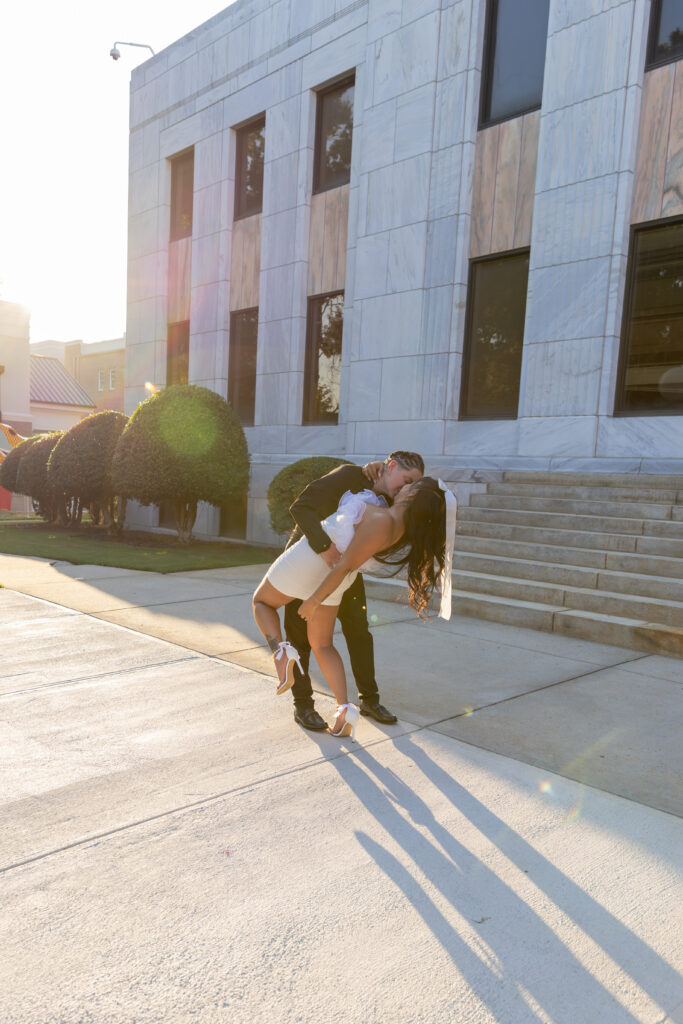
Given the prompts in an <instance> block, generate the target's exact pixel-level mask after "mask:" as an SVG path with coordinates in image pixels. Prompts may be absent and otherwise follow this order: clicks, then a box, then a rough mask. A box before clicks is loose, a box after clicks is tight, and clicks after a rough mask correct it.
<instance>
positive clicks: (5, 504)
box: [0, 487, 12, 511]
mask: <svg viewBox="0 0 683 1024" xmlns="http://www.w3.org/2000/svg"><path fill="white" fill-rule="evenodd" d="M11 507H12V495H11V493H10V492H9V491H6V490H5V488H4V487H0V509H7V510H8V511H9V509H10V508H11Z"/></svg>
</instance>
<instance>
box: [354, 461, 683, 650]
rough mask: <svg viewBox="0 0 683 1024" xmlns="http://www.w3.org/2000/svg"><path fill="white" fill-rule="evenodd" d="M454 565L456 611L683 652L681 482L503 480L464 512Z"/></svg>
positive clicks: (585, 477) (512, 475) (507, 476)
mask: <svg viewBox="0 0 683 1024" xmlns="http://www.w3.org/2000/svg"><path fill="white" fill-rule="evenodd" d="M453 569H454V572H453V611H454V612H456V613H458V614H461V615H471V616H475V617H477V618H484V619H490V620H492V621H494V622H504V623H509V624H512V625H516V626H526V627H527V628H531V629H540V630H545V631H547V632H554V633H562V634H563V635H565V636H574V637H581V638H582V639H586V640H595V641H598V642H601V643H607V644H616V645H618V646H621V647H628V648H631V649H633V650H638V651H647V652H650V653H657V654H665V655H669V656H674V657H683V477H680V476H651V475H647V476H646V475H639V476H633V475H627V474H612V473H604V474H578V473H551V472H517V471H515V472H506V473H503V479H502V481H501V482H499V483H488V484H487V486H486V492H485V493H475V494H471V496H470V503H469V505H466V506H463V505H460V507H459V509H458V527H457V534H456V544H455V552H454V556H453ZM387 584H388V581H383V583H382V584H371V588H370V589H371V592H372V591H373V589H374V592H375V593H376V594H377V596H380V595H379V592H378V590H377V589H376V588H377V587H378V586H379V587H380V589H384V591H385V594H386V593H387ZM395 586H396V584H395V583H394V587H395ZM389 592H391V591H389ZM393 594H394V595H395V594H396V590H395V589H394V591H393Z"/></svg>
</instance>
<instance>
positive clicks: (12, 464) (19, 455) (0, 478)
mask: <svg viewBox="0 0 683 1024" xmlns="http://www.w3.org/2000/svg"><path fill="white" fill-rule="evenodd" d="M35 440H37V438H36V437H27V438H26V440H25V441H22V442H21V443H20V444H18V445H17V446H16V448H10V450H9V451H8V453H7V455H6V456H5V458H4V459H3V461H2V463H0V487H4V488H5V490H7V491H12V492H13V493H14V494H21V493H22V492H21V491H19V490H18V489H17V473H18V472H19V464H20V462H21V460H22V459H23V457H24V455H26V452H27V451H28V450H29V448H30V447H31V445H32V444H33V442H34V441H35Z"/></svg>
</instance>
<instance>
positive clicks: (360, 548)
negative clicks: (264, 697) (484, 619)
mask: <svg viewBox="0 0 683 1024" xmlns="http://www.w3.org/2000/svg"><path fill="white" fill-rule="evenodd" d="M447 495H448V496H450V498H451V499H453V502H454V501H455V499H454V498H453V495H452V494H451V492H450V491H445V490H444V488H443V487H442V486H440V481H439V482H437V481H436V480H434V479H433V478H432V477H423V478H422V479H421V480H419V481H417V483H412V484H407V485H406V486H405V487H403V488H402V489H401V490H400V491H399V493H398V495H397V496H396V498H395V499H394V504H393V505H392V507H391V508H386V507H382V505H381V503H380V501H379V499H378V497H377V495H376V494H375V493H374V492H373V491H371V490H366V491H361V492H359V493H358V494H352V493H351V492H350V491H347V492H346V494H344V495H343V497H342V499H341V501H340V503H339V507H338V508H337V511H336V512H335V513H334V514H333V515H331V516H328V518H327V519H326V520H325V521H324V522H323V524H322V525H323V527H324V529H325V532H326V533H327V535H328V536H329V537H330V538H331V539H332V541H333V543H334V544H335V546H336V548H337V550H338V551H340V552H341V558H340V560H339V562H338V563H337V564H336V565H335V567H334V568H333V569H329V567H328V566H327V565H326V564H325V562H324V560H323V559H322V558H321V557H320V555H317V554H316V553H315V552H314V551H313V550H312V548H311V547H310V545H309V543H308V541H307V540H306V538H305V537H302V538H301V540H299V541H297V543H296V544H294V545H293V546H292V547H290V548H287V550H286V551H283V553H282V554H281V555H280V557H279V558H278V559H276V561H275V562H274V563H273V564H272V565H271V567H270V568H269V570H268V572H267V573H266V575H265V576H264V578H263V580H262V581H261V583H260V584H259V586H258V588H257V590H256V592H255V593H254V597H253V610H254V619H255V620H256V624H257V626H258V627H259V629H260V630H261V632H262V633H263V635H264V637H265V638H266V640H267V642H268V646H269V648H270V650H271V651H272V652H273V659H274V662H275V667H276V669H277V673H278V686H277V690H276V692H277V693H278V694H280V693H285V691H286V690H288V689H289V688H290V687H291V686H292V683H293V682H294V664H296V663H298V654H297V652H296V649H295V648H294V647H293V646H292V645H291V644H289V643H287V641H283V639H282V629H281V624H280V615H279V612H278V609H279V608H281V607H282V606H283V605H285V604H287V603H288V602H289V601H291V600H293V599H295V598H298V599H300V600H302V601H303V604H302V605H301V607H300V608H299V615H300V616H301V617H302V618H303V619H304V620H305V621H306V622H307V627H308V639H309V642H310V645H311V649H312V650H313V653H314V654H315V657H316V660H317V662H318V664H319V666H320V669H321V671H322V673H323V675H324V676H325V679H326V680H327V683H328V684H329V687H330V689H331V690H332V693H333V694H334V696H335V698H336V700H337V711H336V714H335V721H334V725H333V727H332V729H331V732H332V734H333V735H335V736H349V735H350V736H353V733H354V728H355V724H356V722H357V721H358V718H359V711H358V708H356V707H355V706H354V705H352V704H349V703H348V701H347V692H346V676H345V673H344V665H343V662H342V660H341V657H340V656H339V653H338V652H337V650H336V648H335V647H334V644H333V642H332V639H333V631H334V623H335V619H336V616H337V611H338V608H339V604H340V601H341V598H342V595H343V593H344V591H345V590H346V589H347V588H348V587H350V586H351V584H352V583H353V581H354V579H355V577H356V575H357V573H358V572H359V571H361V570H366V571H371V570H372V561H373V560H374V559H375V556H377V557H378V560H379V561H380V562H382V563H383V564H385V565H386V564H389V565H392V566H395V567H396V569H397V570H398V568H401V567H403V566H407V570H408V587H409V592H410V603H411V605H412V606H413V608H414V609H415V610H416V611H417V613H418V615H420V616H422V614H423V612H424V609H425V608H426V606H427V603H428V601H429V599H430V597H431V594H432V592H433V590H434V587H435V586H436V583H437V580H439V579H440V580H441V582H442V584H443V585H444V587H445V582H446V576H448V585H449V586H450V564H447V563H450V558H449V557H448V558H447V548H448V549H449V550H448V554H450V551H452V537H451V538H449V544H448V545H447V544H446V530H447V515H446V506H447ZM453 529H454V524H453ZM450 532H451V533H452V530H450ZM374 564H375V565H376V564H377V563H376V562H375V563H374ZM442 589H443V587H442ZM449 595H450V589H449ZM448 604H449V614H450V596H449V600H448Z"/></svg>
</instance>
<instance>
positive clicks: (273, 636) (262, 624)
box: [251, 580, 292, 652]
mask: <svg viewBox="0 0 683 1024" xmlns="http://www.w3.org/2000/svg"><path fill="white" fill-rule="evenodd" d="M291 600H292V599H291V597H288V596H287V595H286V594H281V593H280V591H279V590H276V589H275V587H274V586H273V585H272V583H269V582H268V580H262V581H261V582H260V583H259V585H258V587H257V589H256V591H255V593H254V596H253V598H252V602H251V605H252V610H253V612H254V620H255V622H256V625H257V626H258V628H259V629H260V630H261V632H262V633H263V635H264V637H265V638H266V640H267V642H268V646H269V647H270V649H271V651H273V652H275V651H277V648H278V644H279V643H280V642H281V640H282V627H281V625H280V616H279V614H278V608H281V607H282V606H283V604H287V602H288V601H291Z"/></svg>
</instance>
